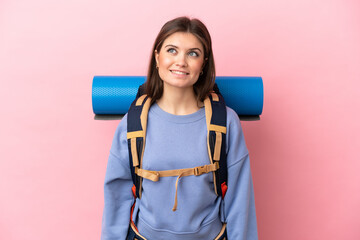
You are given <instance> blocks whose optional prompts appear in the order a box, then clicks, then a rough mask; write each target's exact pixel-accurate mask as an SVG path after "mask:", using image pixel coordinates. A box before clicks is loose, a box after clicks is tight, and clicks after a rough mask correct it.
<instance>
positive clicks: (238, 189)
mask: <svg viewBox="0 0 360 240" xmlns="http://www.w3.org/2000/svg"><path fill="white" fill-rule="evenodd" d="M234 114H235V113H233V112H231V111H230V113H229V111H228V116H229V117H228V118H230V119H229V121H230V123H229V131H228V135H229V136H228V141H227V142H228V155H227V159H228V191H227V193H226V195H225V198H224V210H225V218H226V222H227V235H228V239H229V240H257V239H258V234H257V222H256V212H255V200H254V189H253V182H252V177H251V170H250V159H249V153H248V150H247V148H246V144H245V139H244V134H243V131H242V128H241V124H240V121H239V119H238V117H237V116H233V115H234Z"/></svg>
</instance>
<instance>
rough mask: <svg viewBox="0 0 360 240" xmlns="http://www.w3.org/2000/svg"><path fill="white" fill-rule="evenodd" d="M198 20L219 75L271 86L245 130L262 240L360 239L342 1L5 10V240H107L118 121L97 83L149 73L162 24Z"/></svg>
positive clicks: (355, 63) (358, 23)
mask: <svg viewBox="0 0 360 240" xmlns="http://www.w3.org/2000/svg"><path fill="white" fill-rule="evenodd" d="M184 14H185V15H188V16H192V17H198V18H200V19H202V20H203V21H204V22H205V23H206V24H207V26H208V28H209V30H210V32H211V34H212V36H213V42H214V53H215V57H216V64H217V73H218V75H238V76H255V75H260V76H262V77H263V80H264V88H265V100H264V112H263V115H262V118H261V121H258V122H243V128H244V131H245V135H246V140H247V145H248V148H249V150H250V156H251V164H252V172H253V178H254V187H255V199H256V208H257V217H258V228H259V237H260V239H261V240H274V239H277V240H285V239H291V240H304V239H314V240H315V239H327V240H335V239H346V240H355V239H360V230H359V225H360V217H359V216H360V204H359V203H360V174H359V170H360V163H359V160H360V154H359V152H358V151H359V149H360V141H359V137H358V135H359V133H360V131H359V130H360V127H359V125H360V124H359V123H358V119H359V117H360V114H359V108H360V98H359V92H360V91H359V88H360V83H359V82H360V81H359V80H360V67H359V66H360V45H359V42H360V4H359V1H355V0H353V1H350V0H349V1H344V0H327V1H325V0H322V1H313V0H301V1H300V0H297V1H288V0H273V1H260V0H258V1H235V0H232V1H222V2H221V1H209V0H206V1H205V0H199V1H192V0H183V1H180V2H179V1H119V0H118V1H114V0H113V1H95V0H86V1H85V0H83V1H80V0H78V1H66V2H64V1H40V0H34V1H25V0H23V1H20V0H18V1H10V0H2V1H1V3H0V74H1V88H0V108H1V119H0V121H1V124H0V132H1V135H0V144H1V148H0V154H1V155H0V239H8V240H22V239H29V240H32V239H34V240H35V239H40V240H42V239H44V240H45V239H53V240H63V239H66V240H71V239H89V240H92V239H99V238H100V224H101V215H102V208H103V181H104V175H105V168H106V163H107V157H108V152H109V149H110V145H111V141H112V137H113V134H114V131H115V128H116V126H117V124H118V121H95V120H94V119H93V117H94V115H93V113H92V108H91V83H92V77H93V76H94V75H145V73H146V68H147V62H148V58H149V53H150V48H151V45H152V43H153V40H154V38H155V35H156V34H157V32H158V31H159V29H160V27H161V26H162V24H164V23H165V21H167V20H169V19H171V18H174V17H176V16H180V15H184Z"/></svg>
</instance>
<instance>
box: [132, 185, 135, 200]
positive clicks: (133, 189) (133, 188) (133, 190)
mask: <svg viewBox="0 0 360 240" xmlns="http://www.w3.org/2000/svg"><path fill="white" fill-rule="evenodd" d="M131 190H132V193H133V195H134V198H136V186H135V185H133V186H132V188H131Z"/></svg>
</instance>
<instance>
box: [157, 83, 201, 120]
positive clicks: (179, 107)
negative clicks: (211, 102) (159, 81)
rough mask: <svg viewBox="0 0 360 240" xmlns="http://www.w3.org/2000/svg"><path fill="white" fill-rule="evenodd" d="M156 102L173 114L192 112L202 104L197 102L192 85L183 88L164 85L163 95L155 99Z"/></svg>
mask: <svg viewBox="0 0 360 240" xmlns="http://www.w3.org/2000/svg"><path fill="white" fill-rule="evenodd" d="M157 104H158V105H159V107H160V108H161V109H162V110H164V111H165V112H168V113H171V114H174V115H187V114H191V113H194V112H196V111H198V110H199V109H200V107H202V105H203V104H202V103H198V101H197V99H196V96H195V93H194V90H193V88H192V87H190V88H186V89H183V88H177V87H172V86H165V85H164V91H163V95H162V96H161V98H160V99H159V100H157Z"/></svg>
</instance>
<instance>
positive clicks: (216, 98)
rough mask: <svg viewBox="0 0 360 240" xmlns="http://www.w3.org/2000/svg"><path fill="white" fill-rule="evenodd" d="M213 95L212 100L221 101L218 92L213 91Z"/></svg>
mask: <svg viewBox="0 0 360 240" xmlns="http://www.w3.org/2000/svg"><path fill="white" fill-rule="evenodd" d="M211 96H212V100H213V101H214V102H218V101H219V96H218V95H217V94H216V93H214V92H212V93H211Z"/></svg>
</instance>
